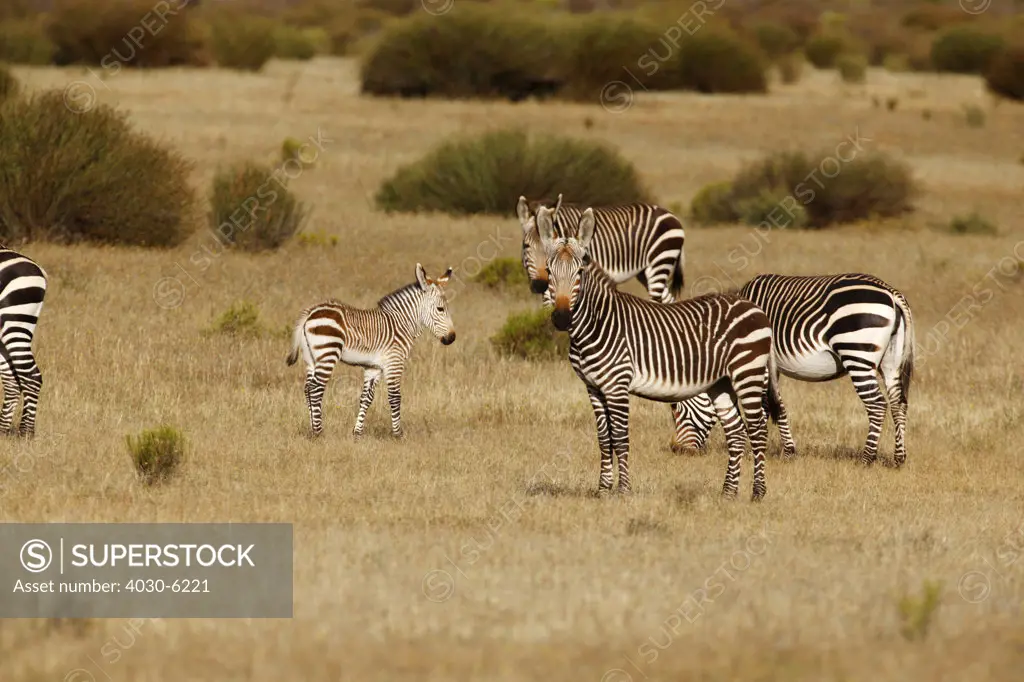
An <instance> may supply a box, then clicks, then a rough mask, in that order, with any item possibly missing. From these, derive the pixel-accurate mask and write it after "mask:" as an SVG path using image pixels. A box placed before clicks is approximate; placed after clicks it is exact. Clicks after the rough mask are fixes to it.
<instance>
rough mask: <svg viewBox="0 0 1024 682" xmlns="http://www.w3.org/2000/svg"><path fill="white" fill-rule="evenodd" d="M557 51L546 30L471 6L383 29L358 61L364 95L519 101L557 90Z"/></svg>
mask: <svg viewBox="0 0 1024 682" xmlns="http://www.w3.org/2000/svg"><path fill="white" fill-rule="evenodd" d="M562 49H564V48H563V46H562V45H561V43H560V41H559V40H556V39H554V37H553V36H549V35H548V33H547V30H546V28H545V25H544V24H543V23H541V22H540V21H536V20H532V19H528V18H525V17H522V16H520V15H519V14H515V15H512V16H509V13H508V12H507V11H501V10H495V9H492V8H490V7H487V6H476V5H465V6H460V7H459V8H458V10H457V11H454V12H451V13H449V14H446V15H445V16H444V17H443V18H441V19H440V20H439V19H438V18H437V17H435V16H432V15H430V14H427V13H426V12H419V13H417V14H415V15H413V16H412V17H410V18H407V19H402V20H398V21H395V22H393V23H391V24H390V25H389V26H388V27H387V28H385V29H384V31H383V33H382V35H381V37H380V39H379V40H378V41H377V42H376V44H375V45H374V47H373V48H372V49H371V51H370V53H369V54H368V55H367V57H366V59H365V60H364V61H363V64H362V70H361V79H362V91H363V92H364V93H367V94H372V95H399V96H403V97H410V96H416V97H429V96H442V97H450V98H468V97H508V98H509V99H513V100H517V99H522V98H523V97H526V96H529V95H530V94H531V93H534V92H541V91H543V90H544V89H545V88H547V89H548V90H553V89H557V87H556V83H557V81H556V79H554V66H555V65H556V64H557V60H556V59H555V55H556V54H558V52H557V51H558V50H562ZM619 66H620V67H621V66H622V65H621V64H620V65H619Z"/></svg>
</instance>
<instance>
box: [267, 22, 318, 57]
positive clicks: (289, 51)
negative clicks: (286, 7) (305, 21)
mask: <svg viewBox="0 0 1024 682" xmlns="http://www.w3.org/2000/svg"><path fill="white" fill-rule="evenodd" d="M318 39H319V40H320V42H318ZM321 44H322V32H320V33H318V31H317V29H303V28H297V27H295V26H288V25H281V26H278V27H277V28H275V29H274V56H275V57H277V58H278V59H296V60H300V61H307V60H310V59H312V58H313V57H315V56H316V54H317V51H318V48H319V46H320V45H321Z"/></svg>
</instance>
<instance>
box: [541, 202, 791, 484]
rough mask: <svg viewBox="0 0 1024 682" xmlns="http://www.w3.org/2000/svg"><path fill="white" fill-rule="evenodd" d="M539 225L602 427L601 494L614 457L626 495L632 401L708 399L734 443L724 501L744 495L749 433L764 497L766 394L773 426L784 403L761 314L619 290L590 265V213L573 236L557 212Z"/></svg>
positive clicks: (563, 317) (579, 368) (744, 306)
mask: <svg viewBox="0 0 1024 682" xmlns="http://www.w3.org/2000/svg"><path fill="white" fill-rule="evenodd" d="M537 227H538V229H539V231H540V235H541V239H542V240H543V243H544V245H545V250H546V253H547V262H546V264H547V271H548V275H549V286H550V289H551V296H552V298H553V300H554V310H553V312H552V315H551V319H552V322H553V323H554V325H555V327H557V328H558V329H561V330H563V331H568V332H569V340H570V345H569V360H570V362H571V363H572V367H573V369H574V370H575V371H576V374H577V376H579V378H580V379H582V380H583V383H585V384H586V386H587V393H588V394H589V395H590V402H591V405H592V406H593V409H594V416H595V419H596V422H597V440H598V444H599V446H600V448H601V476H600V482H599V484H598V494H606V493H608V492H609V491H610V490H611V487H612V455H613V454H614V455H615V457H616V458H617V459H618V469H619V490H620V491H621V492H629V489H630V482H629V396H630V394H632V395H636V396H640V397H642V398H647V399H649V400H656V401H659V402H678V401H681V400H684V399H685V398H689V397H692V396H694V395H697V394H699V393H702V392H707V393H709V394H710V395H711V396H712V401H713V403H714V406H715V409H716V410H717V411H718V414H719V415H720V417H721V418H722V423H723V424H724V425H725V430H726V437H727V439H728V442H729V465H728V469H727V470H726V475H725V485H724V486H723V488H722V494H723V495H726V496H729V497H734V496H735V495H736V493H737V490H738V488H739V476H740V459H741V458H742V457H743V453H744V450H745V449H746V445H745V440H746V439H745V438H744V433H745V434H746V437H747V438H748V439H749V440H750V445H751V450H752V451H753V455H754V485H753V499H754V500H755V501H756V500H760V499H761V498H763V497H764V495H765V492H766V491H767V486H766V484H765V474H764V451H765V445H766V444H767V440H768V435H767V434H768V421H767V418H766V417H765V413H764V405H763V403H762V401H763V400H764V397H765V393H766V392H767V394H768V398H767V400H766V401H765V402H766V403H767V406H768V409H769V411H771V412H772V413H773V416H776V418H777V415H776V414H775V409H776V407H777V406H778V405H779V400H778V396H777V394H776V387H775V382H774V380H773V374H772V371H771V370H773V369H774V360H773V356H772V330H771V325H770V323H769V322H768V318H767V316H765V314H764V312H762V311H761V310H760V309H759V308H758V307H757V306H756V305H754V304H753V303H751V302H750V301H747V300H744V299H742V298H739V297H738V296H730V295H719V294H709V295H706V296H701V297H699V298H693V299H688V300H684V301H680V302H677V303H669V304H661V303H657V302H655V301H650V300H647V299H643V298H639V297H637V296H632V295H630V294H627V293H625V292H621V291H619V290H618V289H617V288H616V286H615V282H614V281H613V280H612V279H611V277H609V276H608V275H607V273H605V272H604V270H602V269H601V267H600V266H599V265H598V264H597V261H596V260H594V259H592V258H590V255H589V251H588V249H589V247H590V245H591V243H592V240H593V237H594V232H595V218H594V212H593V211H592V210H590V209H587V210H586V211H584V212H583V216H582V217H581V218H580V224H579V230H578V233H577V235H576V236H575V237H570V238H565V237H561V236H559V235H557V234H556V232H555V228H554V223H553V221H552V217H551V210H550V209H548V208H545V207H542V208H540V209H539V210H538V212H537ZM737 403H738V409H737ZM741 411H742V413H743V414H742V417H741V415H740V412H741ZM744 419H745V421H746V424H744Z"/></svg>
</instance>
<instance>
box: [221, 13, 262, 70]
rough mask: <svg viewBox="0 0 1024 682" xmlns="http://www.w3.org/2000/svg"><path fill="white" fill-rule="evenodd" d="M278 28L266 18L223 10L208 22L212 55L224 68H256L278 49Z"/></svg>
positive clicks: (259, 67)
mask: <svg viewBox="0 0 1024 682" xmlns="http://www.w3.org/2000/svg"><path fill="white" fill-rule="evenodd" d="M277 31H278V26H277V23H276V22H275V21H274V20H273V19H270V18H268V17H261V16H257V15H242V14H240V13H236V12H227V11H224V12H222V13H221V14H220V16H218V17H217V18H216V19H214V20H213V21H212V22H211V25H210V41H211V47H212V48H213V55H214V58H215V59H216V60H217V64H218V65H219V66H222V67H225V68H229V69H238V70H240V71H259V70H260V69H262V68H263V65H264V64H266V63H267V62H268V61H270V59H271V58H272V57H273V56H274V54H275V52H276V51H277V49H278V43H277V35H278V34H277Z"/></svg>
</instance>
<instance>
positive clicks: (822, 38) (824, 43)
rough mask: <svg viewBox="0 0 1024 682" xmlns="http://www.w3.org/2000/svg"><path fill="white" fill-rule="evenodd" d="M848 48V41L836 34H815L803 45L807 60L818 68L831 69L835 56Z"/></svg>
mask: <svg viewBox="0 0 1024 682" xmlns="http://www.w3.org/2000/svg"><path fill="white" fill-rule="evenodd" d="M848 50H849V44H848V41H847V40H846V39H844V38H843V37H842V36H838V35H820V34H819V35H815V36H812V37H811V38H810V39H809V40H808V41H807V44H806V45H804V55H805V56H806V57H807V61H809V62H810V63H811V64H813V65H814V66H815V67H817V68H819V69H831V68H832V67H833V66H835V62H836V58H838V57H839V55H841V54H843V53H844V52H847V51H848Z"/></svg>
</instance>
